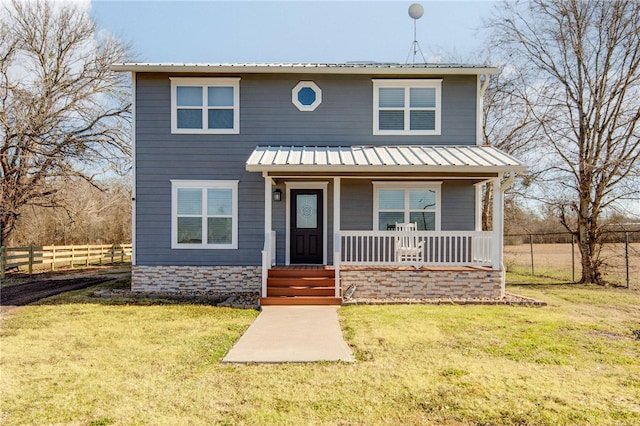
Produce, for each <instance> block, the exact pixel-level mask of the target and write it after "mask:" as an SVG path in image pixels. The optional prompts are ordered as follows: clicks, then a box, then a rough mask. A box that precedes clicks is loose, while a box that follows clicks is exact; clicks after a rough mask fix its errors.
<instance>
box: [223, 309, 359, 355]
mask: <svg viewBox="0 0 640 426" xmlns="http://www.w3.org/2000/svg"><path fill="white" fill-rule="evenodd" d="M338 308H339V307H338V306H263V307H262V312H261V313H260V315H258V317H257V318H256V319H255V321H254V322H253V324H251V326H250V327H249V328H248V329H247V331H246V332H245V333H244V334H243V335H242V337H241V338H240V340H238V342H237V343H236V344H235V346H234V347H233V348H231V350H230V351H229V353H228V354H227V356H225V357H224V359H223V360H222V362H261V363H262V362H264V363H275V362H316V361H345V362H354V361H355V358H354V357H353V354H352V353H351V350H350V349H349V346H347V344H346V342H345V341H344V339H343V338H342V330H341V329H340V325H339V323H338Z"/></svg>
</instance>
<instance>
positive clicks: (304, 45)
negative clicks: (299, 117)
mask: <svg viewBox="0 0 640 426" xmlns="http://www.w3.org/2000/svg"><path fill="white" fill-rule="evenodd" d="M414 2H415V1H413V2H412V1H371V0H370V1H329V0H325V1H243V0H240V1H238V0H236V1H212V0H210V1H179V0H174V1H158V0H156V1H113V0H93V1H92V2H91V11H90V13H91V15H92V17H93V18H94V19H95V20H96V21H97V23H98V26H99V28H100V29H101V30H105V31H108V32H110V33H112V34H114V35H116V36H118V37H120V38H122V39H124V40H126V41H129V42H130V43H131V44H132V45H133V48H134V52H135V54H136V57H135V58H134V59H135V60H136V61H140V62H210V63H251V62H254V63H255V62H260V63H262V62H285V63H286V62H319V63H324V62H329V63H341V62H351V61H377V62H406V60H407V57H408V55H409V52H410V50H411V46H412V41H413V20H412V19H411V18H410V17H409V15H408V8H409V6H410V5H411V4H412V3H414ZM419 3H420V4H422V6H423V7H424V9H425V13H424V16H423V17H422V18H421V19H419V20H418V22H417V24H418V27H417V28H418V42H419V43H420V46H421V48H422V51H423V52H424V54H425V56H426V58H427V61H429V62H441V61H445V62H451V61H455V62H477V61H478V59H477V56H476V54H475V52H477V51H479V50H480V49H482V48H483V40H484V35H483V33H482V32H479V28H480V27H481V25H482V18H483V17H487V16H488V15H489V14H490V13H491V10H492V8H493V5H494V2H491V1H420V2H419ZM410 61H411V59H410ZM419 62H421V61H419Z"/></svg>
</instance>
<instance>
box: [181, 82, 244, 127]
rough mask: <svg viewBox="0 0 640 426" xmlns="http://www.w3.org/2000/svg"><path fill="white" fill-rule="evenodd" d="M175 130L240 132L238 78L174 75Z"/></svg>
mask: <svg viewBox="0 0 640 426" xmlns="http://www.w3.org/2000/svg"><path fill="white" fill-rule="evenodd" d="M171 132H172V133H209V134H237V133H240V79H239V78H182V77H181V78H171Z"/></svg>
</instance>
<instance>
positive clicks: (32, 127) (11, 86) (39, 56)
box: [0, 0, 130, 242]
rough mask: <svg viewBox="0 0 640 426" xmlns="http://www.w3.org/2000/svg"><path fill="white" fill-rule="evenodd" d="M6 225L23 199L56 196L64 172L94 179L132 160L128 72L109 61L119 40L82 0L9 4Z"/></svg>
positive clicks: (1, 223)
mask: <svg viewBox="0 0 640 426" xmlns="http://www.w3.org/2000/svg"><path fill="white" fill-rule="evenodd" d="M0 32H1V34H0V36H1V39H0V139H1V145H0V179H1V181H0V228H1V229H0V230H1V238H2V242H7V241H10V237H11V234H12V232H13V231H14V230H15V227H16V220H17V218H18V216H19V214H20V211H21V209H23V208H24V207H25V206H29V205H38V206H45V207H51V206H57V205H59V202H58V200H56V198H55V197H54V196H55V194H56V191H57V188H56V187H55V183H56V182H57V181H58V179H59V178H61V177H67V178H68V177H75V178H80V179H84V180H86V181H87V182H91V183H93V182H95V177H96V176H97V175H99V174H101V173H103V172H104V171H105V170H113V169H114V168H118V169H120V170H122V168H123V167H126V164H127V161H128V160H127V159H128V154H129V149H130V148H129V141H128V127H129V124H128V119H129V108H130V104H129V100H128V88H127V82H126V81H124V80H123V76H122V75H120V74H118V73H114V72H113V71H111V70H110V65H111V64H112V63H114V62H120V61H123V60H124V59H125V55H126V53H127V50H128V49H127V48H126V46H125V45H123V43H121V42H120V41H118V40H116V39H114V38H111V37H108V36H99V34H98V33H97V31H96V27H95V24H94V22H93V21H92V20H91V19H90V17H89V16H88V14H87V10H86V9H85V8H84V7H83V6H82V5H79V4H78V3H72V2H53V1H46V0H37V1H29V2H26V1H19V0H13V1H12V2H11V3H8V4H6V5H5V7H4V9H3V10H2V11H1V12H0Z"/></svg>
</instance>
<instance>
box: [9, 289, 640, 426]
mask: <svg viewBox="0 0 640 426" xmlns="http://www.w3.org/2000/svg"><path fill="white" fill-rule="evenodd" d="M509 291H511V292H515V293H519V294H523V295H526V296H530V297H534V298H537V299H542V300H545V301H546V302H547V303H548V306H546V307H543V308H528V307H510V306H419V305H410V306H352V307H344V308H341V310H340V311H339V312H340V317H341V321H342V326H343V330H344V332H345V337H346V339H347V341H348V343H349V344H350V345H351V346H352V348H353V350H354V353H355V354H356V357H357V358H358V362H357V363H355V364H341V363H320V364H286V365H228V364H221V363H220V362H219V361H220V359H221V358H222V357H223V356H224V354H225V353H226V351H227V350H228V349H229V348H230V347H231V346H232V345H233V343H234V342H235V341H236V339H238V337H239V336H240V335H241V334H242V332H243V331H244V330H245V329H246V328H247V327H248V326H249V324H250V323H251V321H252V320H253V318H254V317H255V316H256V315H257V314H258V313H257V312H256V311H244V310H233V309H227V308H216V307H211V306H205V305H192V304H165V305H158V304H157V303H158V302H157V301H151V302H149V304H148V305H147V306H141V305H128V304H116V303H120V302H116V301H109V300H107V301H96V300H92V299H91V298H89V297H87V296H86V294H87V292H86V291H84V292H83V291H79V292H76V293H75V294H73V295H67V296H63V297H57V298H54V299H53V301H49V302H48V303H45V304H40V305H32V306H27V307H23V308H20V309H18V310H16V311H14V312H12V313H10V314H9V316H8V317H6V318H4V319H3V321H2V329H1V331H0V369H1V370H0V373H1V379H0V395H2V397H1V402H0V410H1V411H0V423H1V424H3V425H21V424H25V425H33V424H38V425H47V424H73V425H111V424H113V425H132V424H133V425H176V424H191V425H200V424H202V425H209V424H230V425H238V424H295V425H301V424H331V425H333V424H341V425H371V424H392V425H396V424H452V425H481V424H484V425H490V424H491V425H493V424H495V425H501V424H519V425H523V424H532V425H535V424H572V425H573V424H616V425H620V424H623V425H624V424H629V425H632V424H639V423H640V340H637V339H636V338H635V337H634V334H633V330H637V329H640V292H637V291H629V290H624V289H615V288H600V287H590V286H575V285H574V286H569V285H518V286H512V287H510V288H509ZM87 302H92V303H87ZM154 303H156V304H154Z"/></svg>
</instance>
